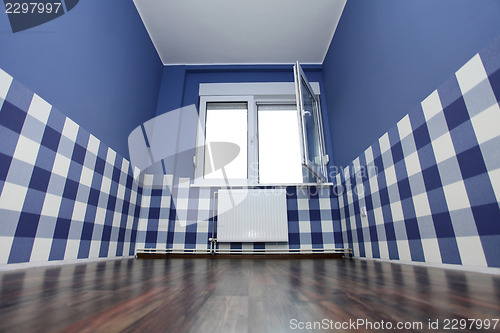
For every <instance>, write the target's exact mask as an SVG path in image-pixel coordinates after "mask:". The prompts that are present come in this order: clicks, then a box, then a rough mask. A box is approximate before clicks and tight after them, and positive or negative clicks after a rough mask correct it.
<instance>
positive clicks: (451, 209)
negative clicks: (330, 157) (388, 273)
mask: <svg viewBox="0 0 500 333" xmlns="http://www.w3.org/2000/svg"><path fill="white" fill-rule="evenodd" d="M499 100H500V40H497V41H495V42H494V43H493V44H492V45H491V46H490V47H489V48H488V49H486V50H484V51H482V52H480V53H479V54H477V55H476V56H474V57H473V58H472V59H471V60H470V61H469V62H468V63H467V64H466V65H464V66H463V67H462V68H461V69H460V70H458V71H457V72H456V75H455V76H454V77H452V78H451V79H450V80H448V81H447V82H446V83H445V84H444V85H442V86H441V87H440V88H438V89H437V90H436V91H434V92H433V93H432V94H431V95H430V96H429V97H428V98H426V99H425V100H424V101H423V102H422V103H421V105H420V107H418V108H417V109H415V110H413V111H412V112H410V113H409V114H408V115H407V116H405V117H404V118H403V119H401V120H400V121H399V122H398V123H397V125H396V126H394V127H392V128H391V129H390V130H389V131H388V132H387V133H385V134H384V135H383V136H382V137H381V138H380V139H379V140H378V141H377V142H375V143H374V144H373V145H372V146H370V147H369V148H368V149H367V150H366V151H365V152H364V153H363V154H361V156H359V157H358V158H357V159H356V160H355V161H354V162H353V163H352V164H351V165H349V166H348V167H347V168H345V170H344V172H343V174H338V175H337V179H336V183H337V187H336V193H338V194H339V197H338V201H339V208H340V221H341V225H342V236H343V240H344V244H345V246H348V247H351V248H353V251H354V255H355V256H360V257H369V258H384V259H399V260H403V261H420V262H428V263H445V264H459V265H460V264H461V265H471V266H483V267H500V209H499V199H500V107H499V104H498V102H499Z"/></svg>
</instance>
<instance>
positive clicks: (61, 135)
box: [0, 40, 500, 267]
mask: <svg viewBox="0 0 500 333" xmlns="http://www.w3.org/2000/svg"><path fill="white" fill-rule="evenodd" d="M499 55H500V40H497V41H496V42H495V43H493V45H492V46H490V47H489V48H488V49H486V50H485V51H483V52H480V53H479V54H478V55H476V56H475V57H474V58H473V59H472V60H471V61H469V62H468V63H467V64H466V65H465V66H464V67H463V68H461V69H460V70H459V71H458V72H457V73H456V76H455V77H453V78H451V79H450V80H449V81H447V82H446V83H445V84H444V85H443V86H441V87H440V88H439V89H437V90H436V91H435V92H433V93H432V94H431V95H430V96H429V97H428V98H427V99H425V100H424V101H423V102H422V104H421V106H420V107H419V108H417V109H416V110H413V111H412V112H410V113H409V114H408V115H407V116H405V117H404V118H403V119H402V120H401V121H399V122H398V123H397V125H396V126H394V127H392V128H391V129H390V130H389V131H388V132H387V133H386V134H384V135H383V136H382V137H381V138H380V139H379V140H378V141H377V142H375V143H374V144H373V145H372V146H371V147H369V148H368V149H367V150H366V151H365V152H364V153H363V154H362V155H361V156H359V157H358V158H357V159H356V160H355V161H353V163H352V164H351V165H350V166H348V167H347V168H345V170H344V172H343V173H341V174H338V175H337V177H336V179H335V186H334V187H311V188H301V187H288V188H287V210H288V212H287V213H288V227H289V242H288V243H287V244H269V243H252V244H241V243H231V244H221V245H219V246H220V248H232V249H239V248H256V249H264V248H271V249H290V250H298V249H301V250H305V249H333V248H344V247H350V248H353V250H354V255H355V256H360V257H373V258H386V259H399V260H404V261H421V262H429V263H448V264H462V265H476V266H484V267H487V266H489V267H500V245H498V244H500V207H499V201H498V199H499V197H500V148H499V147H500V108H499V104H498V101H499V100H500V70H499V69H500V56H499ZM135 171H136V175H137V170H135ZM215 191H216V188H196V187H191V186H190V179H183V178H181V179H175V178H174V177H172V175H143V176H141V177H140V180H139V184H137V183H136V182H135V181H134V172H133V170H132V169H131V166H130V163H129V162H128V161H127V160H126V159H124V158H123V157H121V156H119V155H118V154H116V152H114V151H113V150H112V149H111V148H109V147H107V146H106V145H104V144H103V143H102V142H100V141H99V140H98V139H97V138H95V137H94V136H93V135H91V134H90V133H88V132H87V131H85V129H83V128H81V127H80V126H79V125H78V124H76V123H75V122H73V121H72V120H71V119H69V118H68V117H66V116H64V115H63V114H62V113H61V112H59V111H58V110H56V109H54V108H53V107H52V106H51V105H50V104H48V103H47V102H45V101H44V100H43V99H41V98H40V97H39V96H37V95H36V94H33V93H32V92H30V91H29V90H27V89H26V88H25V87H23V86H22V85H21V84H20V83H18V82H17V81H16V80H13V79H12V77H10V76H9V75H8V74H6V73H5V72H3V71H1V70H0V264H3V263H19V262H30V261H47V260H62V259H80V258H98V257H114V256H124V255H132V254H134V253H135V250H136V249H141V248H157V249H193V250H194V249H200V250H206V249H208V248H209V240H208V239H209V238H210V237H211V226H212V223H213V222H214V217H213V216H212V215H213V213H212V211H213V206H214V205H215V200H214V192H215Z"/></svg>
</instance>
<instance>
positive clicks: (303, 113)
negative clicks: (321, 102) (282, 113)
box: [302, 111, 311, 117]
mask: <svg viewBox="0 0 500 333" xmlns="http://www.w3.org/2000/svg"><path fill="white" fill-rule="evenodd" d="M302 115H303V116H306V115H307V116H309V117H310V116H311V111H302Z"/></svg>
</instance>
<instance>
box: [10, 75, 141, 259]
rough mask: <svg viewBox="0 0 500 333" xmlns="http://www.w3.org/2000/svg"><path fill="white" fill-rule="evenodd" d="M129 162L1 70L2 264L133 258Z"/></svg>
mask: <svg viewBox="0 0 500 333" xmlns="http://www.w3.org/2000/svg"><path fill="white" fill-rule="evenodd" d="M140 192H141V189H140V188H138V186H137V185H136V184H135V182H134V181H133V177H132V171H131V168H130V163H129V162H128V161H127V160H126V159H124V158H123V157H121V156H119V155H117V154H116V153H115V151H113V150H112V149H110V148H109V147H107V146H106V145H104V144H103V143H102V142H100V141H99V140H98V139H97V138H95V137H94V136H93V135H91V134H90V133H88V132H87V131H86V130H85V129H83V128H81V127H80V126H78V124H76V123H75V122H74V121H72V120H71V119H70V118H68V117H66V116H64V115H63V114H62V113H61V112H59V111H58V110H56V109H54V108H53V107H52V106H51V105H50V104H48V103H47V102H46V101H44V100H43V99H42V98H40V97H39V96H38V95H36V94H34V93H32V92H31V91H29V90H28V89H26V88H25V87H24V86H22V85H21V84H20V83H19V82H17V81H16V80H13V79H12V77H11V76H9V75H8V74H6V73H5V72H4V71H2V70H0V264H5V263H20V262H30V261H47V260H62V259H80V258H98V257H114V256H123V255H132V254H134V250H135V237H136V230H137V223H138V218H139V213H140V202H141V200H140V198H141V193H140Z"/></svg>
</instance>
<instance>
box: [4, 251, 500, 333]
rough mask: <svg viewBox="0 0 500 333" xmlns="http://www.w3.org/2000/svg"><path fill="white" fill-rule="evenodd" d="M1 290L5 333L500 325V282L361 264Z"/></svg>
mask: <svg viewBox="0 0 500 333" xmlns="http://www.w3.org/2000/svg"><path fill="white" fill-rule="evenodd" d="M0 283H1V285H0V331H2V332H47V331H50V332H53V331H66V332H77V331H81V332H118V331H125V332H135V331H138V332H287V331H295V332H296V331H302V330H299V329H295V330H294V329H293V328H300V327H302V325H303V326H304V327H307V325H313V324H314V322H315V321H316V322H321V323H323V324H324V323H327V322H328V325H331V326H329V327H333V328H335V326H334V325H335V324H334V323H335V322H337V325H340V323H342V322H349V320H352V321H356V320H358V319H364V320H367V321H371V322H372V324H376V322H381V321H382V320H383V321H384V322H385V323H387V322H391V323H393V324H394V325H396V323H397V322H410V323H411V322H422V323H423V327H422V329H418V327H417V328H416V329H410V330H397V331H430V330H429V329H428V321H429V319H430V320H431V321H432V322H435V321H436V320H439V325H440V328H441V329H442V328H443V325H444V324H445V320H446V319H449V320H452V319H456V320H460V319H462V320H463V319H478V318H479V319H495V318H499V317H500V276H492V275H486V274H479V273H470V272H462V271H452V270H442V269H438V268H426V267H420V266H418V267H417V266H409V265H399V264H391V263H386V262H374V261H361V260H335V259H314V260H313V259H311V260H310V259H298V260H297V259H295V260H291V259H275V260H270V259H217V260H211V259H168V260H145V259H141V260H138V259H125V260H117V261H105V262H95V263H86V264H78V265H67V266H58V267H49V268H32V269H27V270H19V271H12V272H2V273H0ZM323 320H326V321H323ZM330 320H332V321H334V322H330ZM322 321H323V322H322ZM308 323H309V324H308ZM316 325H317V324H316ZM492 325H493V323H492ZM344 327H346V326H344ZM450 327H451V326H450ZM317 328H318V326H317ZM366 330H367V327H365V326H359V327H357V330H356V329H352V326H351V329H349V328H348V329H345V330H342V329H341V330H336V331H338V332H341V331H350V332H362V331H366ZM303 331H306V330H303ZM310 331H312V330H310ZM316 331H319V330H316ZM373 331H374V330H373ZM378 331H379V332H382V331H384V330H378ZM394 331H396V330H394ZM439 331H442V330H439ZM457 331H461V332H464V331H468V329H464V330H457ZM473 331H474V330H473ZM489 331H491V332H495V331H500V323H499V324H498V326H497V327H496V330H489ZM434 332H437V330H436V331H434ZM449 332H451V331H449ZM455 332H456V331H455Z"/></svg>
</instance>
